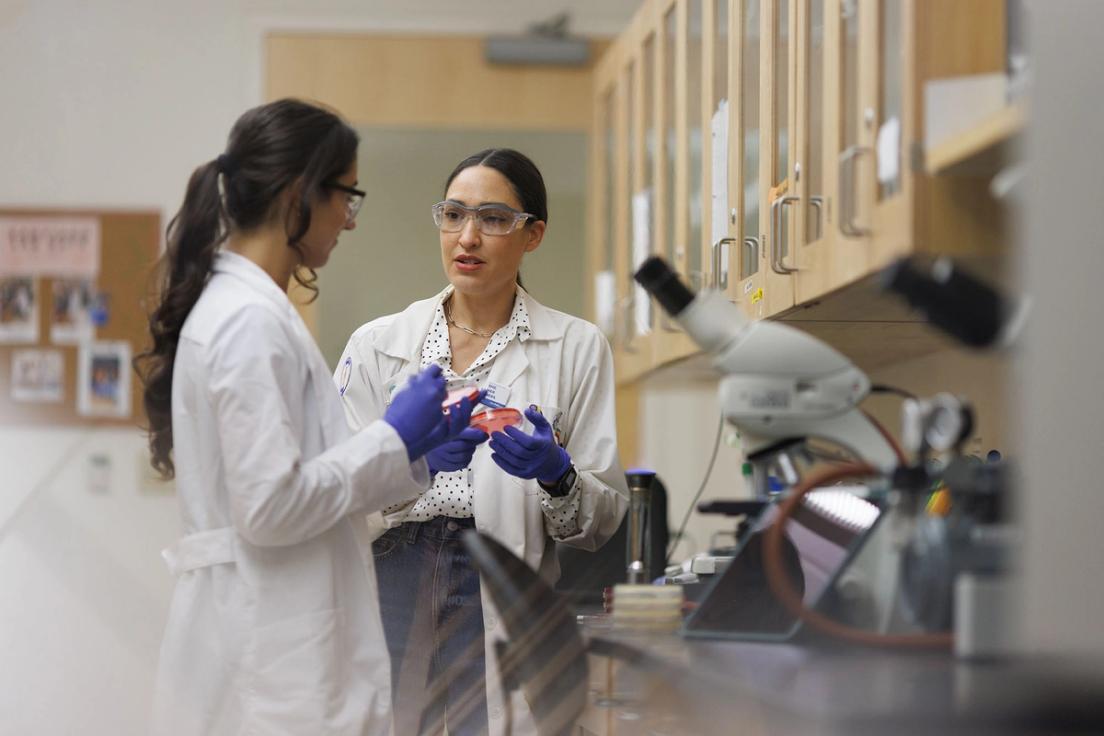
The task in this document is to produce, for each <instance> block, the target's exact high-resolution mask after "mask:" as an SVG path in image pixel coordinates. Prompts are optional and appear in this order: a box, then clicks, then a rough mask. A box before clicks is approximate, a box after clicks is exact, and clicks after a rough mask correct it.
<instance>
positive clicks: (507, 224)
mask: <svg viewBox="0 0 1104 736" xmlns="http://www.w3.org/2000/svg"><path fill="white" fill-rule="evenodd" d="M469 217H471V218H474V219H475V226H476V227H477V228H478V229H479V232H481V233H483V234H484V235H507V234H509V233H512V232H513V231H514V230H516V229H517V227H518V224H519V223H523V222H527V221H528V220H532V219H534V217H533V215H530V214H529V213H528V212H518V211H517V210H515V209H513V208H512V207H507V206H506V205H501V204H485V205H483V206H482V207H465V206H464V205H462V204H457V203H455V202H438V203H437V204H435V205H433V222H434V224H435V225H437V227H438V229H440V231H441V232H443V233H458V232H460V231H461V230H463V229H464V224H465V223H466V222H467V221H468V218H469Z"/></svg>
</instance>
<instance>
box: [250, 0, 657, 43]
mask: <svg viewBox="0 0 1104 736" xmlns="http://www.w3.org/2000/svg"><path fill="white" fill-rule="evenodd" d="M239 2H240V4H241V8H242V10H243V11H245V13H246V15H247V16H249V17H250V18H252V19H253V20H255V21H257V22H259V23H262V24H264V25H265V26H269V27H273V28H281V29H286V30H317V31H349V32H365V31H386V32H393V33H404V32H407V33H460V34H466V35H472V34H475V35H483V34H487V35H490V34H498V33H506V34H511V33H523V32H525V31H526V30H527V29H528V28H529V27H530V26H531V25H533V24H535V23H540V22H543V21H546V20H548V19H549V18H552V17H553V16H556V15H558V14H560V13H564V12H567V13H569V14H570V17H571V21H570V23H569V26H568V30H569V32H570V33H572V34H576V35H583V36H607V37H608V36H615V35H617V34H618V33H620V32H621V31H623V30H624V29H625V28H626V27H627V26H628V24H629V21H630V20H631V19H632V16H633V13H635V12H636V10H637V8H638V7H639V6H640V4H641V2H642V0H551V1H550V0H510V2H504V1H503V0H462V1H461V2H458V1H457V0H239Z"/></svg>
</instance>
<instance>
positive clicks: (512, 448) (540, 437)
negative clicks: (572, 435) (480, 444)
mask: <svg viewBox="0 0 1104 736" xmlns="http://www.w3.org/2000/svg"><path fill="white" fill-rule="evenodd" d="M525 416H526V418H527V419H528V420H529V421H530V422H532V423H533V434H531V435H529V434H526V433H525V432H522V431H521V430H520V429H518V428H517V427H506V430H505V431H504V432H495V433H494V435H493V436H492V437H491V445H490V447H491V449H492V450H493V451H494V454H493V455H491V459H492V460H494V461H495V464H497V465H498V467H500V468H502V469H503V470H505V471H506V472H507V473H509V474H510V475H513V476H517V477H518V478H536V479H537V480H539V481H543V482H545V483H555V482H556V481H558V480H559V479H560V478H561V477H562V476H563V474H564V473H566V472H567V468H568V466H569V465H571V456H570V455H568V454H567V450H565V449H563V448H562V447H560V446H559V445H558V444H556V437H555V435H554V434H553V433H552V426H551V425H550V424H549V423H548V420H547V419H545V418H544V415H543V414H541V413H540V412H539V411H538V410H537V408H536V407H534V406H530V407H529V408H528V409H526V410H525Z"/></svg>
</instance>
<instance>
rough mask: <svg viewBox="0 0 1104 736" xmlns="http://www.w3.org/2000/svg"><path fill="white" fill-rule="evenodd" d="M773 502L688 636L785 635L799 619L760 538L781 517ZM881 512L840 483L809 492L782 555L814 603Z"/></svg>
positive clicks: (789, 525) (686, 629) (789, 526)
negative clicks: (769, 567) (766, 563)
mask: <svg viewBox="0 0 1104 736" xmlns="http://www.w3.org/2000/svg"><path fill="white" fill-rule="evenodd" d="M777 514H778V507H777V504H772V505H770V506H768V507H767V508H766V509H765V510H764V511H763V513H762V514H761V515H760V517H759V519H758V520H757V521H756V524H755V526H754V528H753V530H752V531H751V532H749V533H748V534H747V536H746V537H745V539H744V540H743V543H742V544H741V545H740V547H739V549H738V550H737V552H736V555H735V556H734V558H733V560H732V562H731V563H729V566H728V567H727V568H726V569H725V570H724V572H722V573H721V574H720V575H718V576H717V578H716V579H715V580H714V582H713V585H712V587H711V588H710V590H709V592H708V593H706V595H705V597H704V598H703V599H702V601H701V603H700V604H699V606H698V607H697V609H695V610H694V612H693V613H692V614H691V615H690V616H689V618H687V620H686V622H685V624H684V626H683V633H684V634H686V635H689V636H705V637H708V636H716V637H724V638H749V639H764V638H766V639H784V638H788V637H790V636H792V635H793V633H794V632H795V631H796V630H797V623H798V622H797V619H796V618H795V617H794V616H793V615H791V614H790V613H789V612H788V611H787V610H786V609H785V607H784V606H783V605H782V604H781V603H780V602H779V601H778V600H777V599H776V598H775V597H774V594H773V593H772V592H771V590H770V587H769V585H768V584H767V578H766V573H765V572H764V570H763V539H764V537H765V532H766V529H767V528H768V527H769V526H770V525H771V524H773V523H774V519H775V518H776V517H777ZM878 518H879V509H878V507H877V506H875V505H874V504H873V503H871V502H869V501H867V500H865V499H863V498H860V497H859V496H858V495H856V494H854V493H852V492H850V491H846V490H836V489H830V488H829V489H823V490H816V491H812V492H811V493H810V494H809V495H808V496H807V497H806V498H805V500H804V502H803V503H802V505H801V506H800V507H799V508H798V509H797V511H796V513H794V515H793V516H792V517H791V518H790V519H789V521H787V522H786V535H785V537H784V539H783V561H784V564H785V567H786V569H787V571H788V572H789V575H790V580H791V581H793V583H794V585H795V586H796V587H797V589H798V590H800V591H801V592H802V599H803V600H804V602H805V605H807V606H809V607H813V606H815V605H816V603H817V602H818V601H819V600H820V599H821V597H822V596H823V595H824V593H825V591H827V590H828V588H829V587H830V586H831V585H832V584H834V582H835V580H836V578H837V576H838V575H839V573H840V571H841V570H842V569H843V568H844V567H845V565H846V564H847V562H848V560H849V559H850V558H851V557H852V555H854V554H855V552H857V551H858V548H859V546H860V545H861V543H862V541H863V540H864V539H865V538H866V537H867V536H868V535H869V533H870V531H871V530H872V529H873V528H874V525H875V524H876V522H877V520H878Z"/></svg>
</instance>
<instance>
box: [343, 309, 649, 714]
mask: <svg viewBox="0 0 1104 736" xmlns="http://www.w3.org/2000/svg"><path fill="white" fill-rule="evenodd" d="M519 293H520V294H521V297H522V299H524V300H525V308H526V310H527V311H528V313H529V321H530V337H529V339H528V340H526V341H525V342H521V341H519V340H513V341H511V342H510V343H509V344H508V345H507V346H506V347H505V348H503V350H502V352H501V353H499V355H498V356H496V357H495V359H494V362H493V364H492V366H491V372H490V375H489V377H488V385H490V384H491V383H496V384H500V385H502V386H505V387H506V388H507V389H508V391H509V397H508V401H507V402H506V404H507V405H508V406H512V407H515V408H517V409H519V410H523V409H524V408H525V407H527V406H529V404H537V405H538V406H539V407H540V408H541V411H542V412H543V413H544V415H545V416H546V417H549V418H550V420H554V421H553V424H554V425H555V426H557V428H558V429H559V430H560V432H561V439H562V441H563V443H564V447H565V448H566V449H567V451H568V453H569V454H570V455H571V459H572V462H573V463H574V464H575V467H576V469H577V471H578V474H579V480H578V481H577V482H578V484H579V486H580V508H579V518H578V523H579V528H580V531H579V533H578V534H576V535H575V536H572V537H570V538H567V539H562V540H559V541H561V542H564V543H566V544H570V545H573V546H577V547H580V548H583V549H587V550H595V549H597V548H599V547H600V546H601V545H602V544H603V543H604V542H605V541H606V540H607V539H609V537H610V536H612V535H613V533H614V532H615V531H617V528H618V526H619V525H620V523H621V519H622V517H623V516H624V514H625V509H626V508H627V505H628V504H627V498H628V491H627V488H626V485H625V474H624V471H623V470H622V468H621V462H620V460H619V458H618V453H617V439H616V420H615V414H614V381H613V357H612V355H611V353H610V349H609V344H608V342H607V341H606V338H605V337H604V336H603V335H602V334H601V333H600V332H599V331H598V328H596V327H595V326H594V325H592V324H591V323H589V322H586V321H584V320H581V319H578V318H576V317H572V316H570V315H567V314H564V313H562V312H558V311H555V310H552V309H548V308H547V307H544V306H542V305H541V304H539V303H538V302H537V301H536V300H534V299H533V298H532V297H531V296H529V295H528V294H527V293H526V292H525V291H524V290H521V289H520V288H519ZM440 299H441V295H440V294H439V295H437V296H435V297H432V298H430V299H425V300H422V301H418V302H415V303H413V304H411V305H410V306H409V307H407V308H406V309H405V310H404V311H402V312H400V313H398V314H393V315H389V316H387V317H381V318H380V319H377V320H374V321H372V322H369V323H368V324H366V325H364V326H362V327H361V328H359V329H358V330H357V331H356V332H354V333H353V335H352V337H350V338H349V343H348V344H347V345H346V347H345V352H344V354H343V355H342V357H341V361H340V363H339V364H338V369H337V373H336V374H335V381H336V382H337V383H338V386H339V388H341V389H343V390H342V397H343V402H344V406H345V413H346V415H347V416H348V418H349V422H350V424H351V425H352V427H353V428H354V429H356V428H359V427H364V426H368V425H369V424H371V423H372V422H374V421H376V420H377V419H378V418H379V417H380V416H382V415H383V411H384V409H385V408H386V406H387V401H388V397H389V393H390V391H391V389H392V388H393V387H396V386H401V385H402V384H403V383H404V382H405V381H406V378H407V376H410V375H413V374H414V373H416V372H417V370H418V367H419V364H420V359H421V350H422V342H423V341H424V340H425V337H426V333H427V332H428V331H429V327H430V323H431V322H432V320H433V316H434V312H435V310H436V308H437V304H438V303H439V302H440ZM530 431H531V428H530ZM471 470H472V489H473V493H474V498H473V508H474V513H475V525H476V528H477V529H478V530H479V531H481V532H483V533H485V534H488V535H489V536H491V537H493V538H494V539H496V540H497V541H499V542H501V543H502V544H503V545H505V546H506V547H507V548H508V549H510V550H512V551H513V553H514V554H515V555H517V556H518V557H520V558H521V559H523V560H525V562H527V563H528V564H529V565H530V567H532V568H533V569H534V570H537V571H539V572H540V573H541V575H542V576H543V577H544V578H545V579H546V580H547V581H548V582H550V583H552V582H554V581H555V580H556V578H557V577H558V576H559V566H558V564H557V562H556V556H555V545H554V542H553V540H552V538H551V537H550V536H549V535H548V533H547V532H546V531H545V527H544V514H543V512H542V511H541V507H540V493H541V491H540V488H539V487H538V485H537V482H536V481H535V480H523V479H521V478H515V477H514V476H511V475H508V474H506V473H505V472H503V471H502V470H501V469H500V468H499V467H498V466H497V465H495V464H494V461H492V460H491V451H490V448H489V447H488V446H487V445H486V444H483V445H480V446H479V448H478V449H477V450H476V453H475V456H474V458H473V459H472V463H471ZM382 532H383V528H382V527H379V528H377V529H376V530H375V534H376V536H378V535H379V534H380V533H382ZM482 602H483V619H484V627H485V630H486V632H487V636H486V645H487V650H486V654H487V657H486V662H487V708H488V711H489V715H490V730H491V733H492V734H500V733H503V723H504V719H503V705H504V704H503V695H502V690H501V687H500V679H499V675H498V667H497V660H496V656H495V653H494V650H493V645H494V641H495V640H496V639H498V638H504V636H505V632H504V631H503V630H502V627H501V626H499V622H498V620H497V616H496V614H495V612H494V607H493V605H492V603H491V601H490V600H489V599H488V597H487V595H486V593H485V592H484V594H483V596H482ZM513 703H514V707H513V712H514V733H515V734H523V733H535V730H534V724H533V722H532V718H531V715H530V714H529V709H528V707H526V706H525V705H524V703H525V701H524V699H523V696H522V695H521V694H520V693H515V695H514V700H513Z"/></svg>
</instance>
